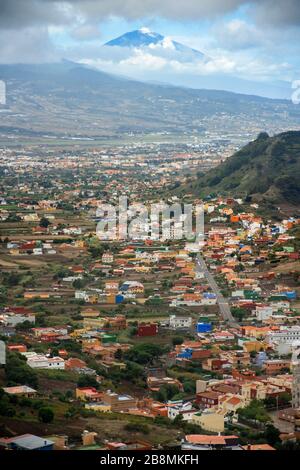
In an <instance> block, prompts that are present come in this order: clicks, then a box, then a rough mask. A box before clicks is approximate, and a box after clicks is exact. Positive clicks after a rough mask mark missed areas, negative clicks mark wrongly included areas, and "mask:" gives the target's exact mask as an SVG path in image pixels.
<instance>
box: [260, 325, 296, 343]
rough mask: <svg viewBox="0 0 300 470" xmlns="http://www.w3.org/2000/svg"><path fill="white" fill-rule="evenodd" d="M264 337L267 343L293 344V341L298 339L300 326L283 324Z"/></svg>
mask: <svg viewBox="0 0 300 470" xmlns="http://www.w3.org/2000/svg"><path fill="white" fill-rule="evenodd" d="M266 339H267V341H268V343H269V344H279V343H286V344H293V343H294V342H295V341H300V326H298V325H296V326H291V327H287V326H283V327H281V328H280V330H279V331H274V332H272V333H269V334H268V335H267V337H266Z"/></svg>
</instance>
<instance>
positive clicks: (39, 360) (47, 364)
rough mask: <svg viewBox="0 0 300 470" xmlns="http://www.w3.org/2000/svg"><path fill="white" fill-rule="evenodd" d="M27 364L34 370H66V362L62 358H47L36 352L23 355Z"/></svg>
mask: <svg viewBox="0 0 300 470" xmlns="http://www.w3.org/2000/svg"><path fill="white" fill-rule="evenodd" d="M23 355H24V356H25V357H26V358H27V364H28V365H29V367H32V368H33V369H61V370H64V368H65V361H64V360H63V359H62V358H61V357H47V356H45V355H44V354H37V353H35V352H29V353H23Z"/></svg>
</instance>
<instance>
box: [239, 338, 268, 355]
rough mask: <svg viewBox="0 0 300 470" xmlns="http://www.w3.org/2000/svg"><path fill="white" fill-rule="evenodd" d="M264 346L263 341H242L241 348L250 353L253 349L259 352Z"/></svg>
mask: <svg viewBox="0 0 300 470" xmlns="http://www.w3.org/2000/svg"><path fill="white" fill-rule="evenodd" d="M266 347H267V345H266V343H263V342H261V341H244V343H243V350H244V351H245V352H248V353H251V352H253V351H254V352H259V351H262V350H265V349H266Z"/></svg>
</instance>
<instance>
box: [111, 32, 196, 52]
mask: <svg viewBox="0 0 300 470" xmlns="http://www.w3.org/2000/svg"><path fill="white" fill-rule="evenodd" d="M104 45H105V46H118V47H128V48H149V49H151V50H155V49H159V48H162V49H166V50H167V49H169V50H172V51H174V52H179V53H181V54H186V55H189V56H193V58H194V59H195V58H198V59H203V58H204V57H205V56H204V54H203V53H202V52H200V51H197V50H196V49H192V48H191V47H188V46H185V45H184V44H181V43H180V42H177V41H174V40H173V39H171V38H170V37H165V36H162V35H161V34H158V33H155V32H153V31H151V30H150V29H149V28H145V27H143V28H140V29H137V30H135V31H130V32H128V33H125V34H123V35H122V36H119V37H118V38H116V39H112V40H111V41H109V42H107V43H106V44H104Z"/></svg>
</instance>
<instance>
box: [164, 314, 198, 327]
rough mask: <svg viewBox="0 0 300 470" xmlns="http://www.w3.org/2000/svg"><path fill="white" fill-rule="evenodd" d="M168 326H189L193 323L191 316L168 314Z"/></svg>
mask: <svg viewBox="0 0 300 470" xmlns="http://www.w3.org/2000/svg"><path fill="white" fill-rule="evenodd" d="M169 323H170V327H171V328H175V329H176V328H190V327H191V326H192V323H193V319H192V317H189V316H187V317H185V316H179V315H170V319H169Z"/></svg>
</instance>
